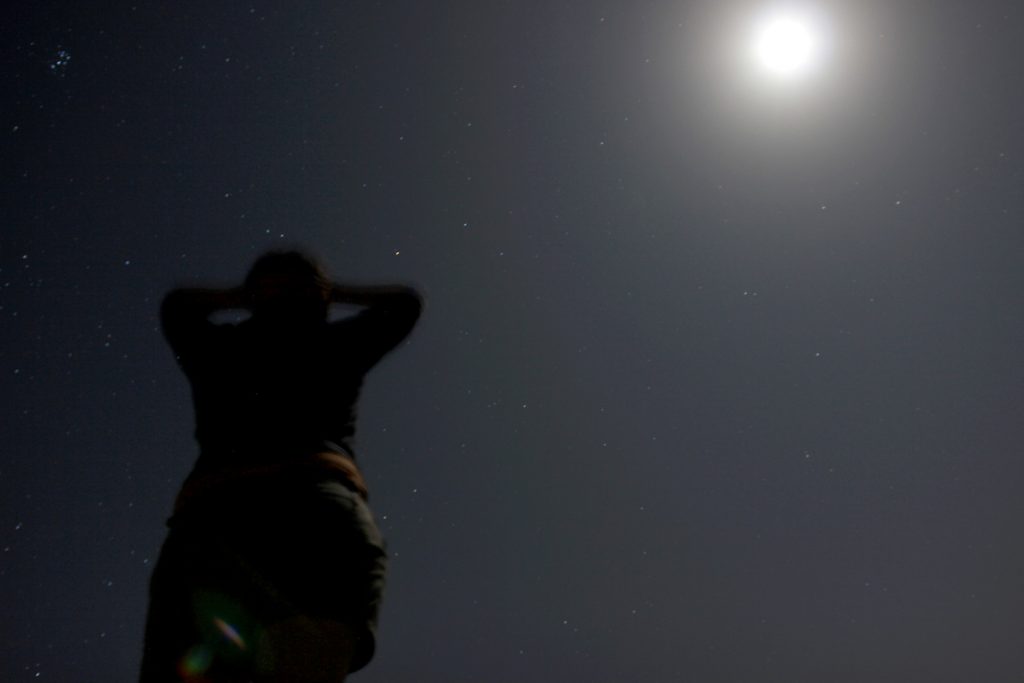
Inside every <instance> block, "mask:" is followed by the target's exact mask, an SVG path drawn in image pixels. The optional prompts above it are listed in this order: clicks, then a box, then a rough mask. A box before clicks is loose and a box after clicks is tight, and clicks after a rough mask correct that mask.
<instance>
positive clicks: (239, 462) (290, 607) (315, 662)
mask: <svg viewBox="0 0 1024 683" xmlns="http://www.w3.org/2000/svg"><path fill="white" fill-rule="evenodd" d="M332 303H342V304H349V305H355V306H359V307H361V309H362V310H360V311H359V312H358V313H357V314H355V315H353V316H351V317H348V318H344V319H341V320H338V321H329V320H328V309H329V307H330V305H331V304H332ZM421 308H422V301H421V298H420V296H419V294H417V293H416V292H415V291H414V290H412V289H410V288H408V287H400V286H386V287H354V286H342V285H338V284H333V283H331V282H330V281H329V280H328V279H327V278H326V277H325V276H324V274H323V272H322V271H321V269H320V268H319V267H318V266H317V265H316V264H315V263H314V262H313V261H312V260H311V259H310V258H309V257H307V256H305V255H303V254H301V253H298V252H271V253H269V254H266V255H264V256H262V257H260V258H259V259H258V260H257V261H256V263H255V264H254V265H253V267H252V269H251V270H250V272H249V274H248V276H247V277H246V280H245V284H244V286H242V287H240V288H235V289H226V290H213V289H178V290H174V291H172V292H170V293H169V294H168V295H167V297H166V298H165V300H164V303H163V307H162V309H161V317H162V323H163V329H164V334H165V336H166V338H167V341H168V342H169V343H170V346H171V348H172V349H173V351H174V353H175V354H176V356H177V359H178V362H179V364H180V365H181V368H182V369H183V370H184V372H185V374H186V375H187V377H188V379H189V381H190V383H191V385H192V396H193V402H194V405H195V418H196V431H195V435H196V439H197V441H198V442H199V457H198V459H197V461H196V463H195V466H194V468H193V470H192V472H191V473H190V474H189V476H188V478H187V479H186V481H185V483H184V485H183V487H182V489H181V492H180V493H179V495H178V498H177V501H176V503H175V509H174V514H173V516H172V517H171V519H170V520H169V521H168V526H169V533H168V535H167V539H166V540H165V542H164V545H163V547H162V549H161V551H160V558H159V560H158V562H157V565H156V567H155V569H154V571H153V576H152V579H151V583H150V604H149V612H148V616H147V622H146V633H145V643H144V649H143V660H142V672H141V678H140V681H142V683H163V682H165V681H175V682H178V681H216V682H218V683H219V682H227V681H232V682H233V681H260V682H265V681H290V682H292V681H294V682H298V681H332V682H337V681H342V680H344V678H345V676H346V675H347V674H348V673H349V672H352V671H356V670H358V669H360V668H362V667H363V666H365V665H366V664H367V662H369V661H370V659H371V658H372V656H373V652H374V647H375V642H376V641H375V628H376V622H377V614H378V609H379V607H380V600H381V594H382V591H383V585H384V572H385V568H386V559H387V558H386V554H385V551H384V546H383V541H382V540H381V537H380V533H379V532H378V530H377V527H376V525H375V523H374V520H373V517H372V515H371V513H370V510H369V508H368V507H367V504H366V500H367V491H366V485H365V482H364V481H363V478H362V476H361V474H360V472H359V469H358V467H357V466H356V461H355V458H354V456H353V453H352V438H353V435H354V431H355V417H356V412H355V407H356V401H357V399H358V396H359V390H360V387H361V385H362V382H363V378H364V376H365V375H366V373H367V372H368V371H369V370H370V369H371V368H372V367H373V366H374V365H375V364H376V363H377V362H378V361H379V360H380V359H381V358H382V357H383V356H384V355H385V354H386V353H388V352H389V351H390V350H391V349H393V348H394V347H395V346H396V345H397V344H398V343H399V342H401V341H402V340H403V339H404V338H405V337H406V335H408V334H409V332H410V331H411V330H412V328H413V326H414V325H415V323H416V321H417V319H418V317H419V314H420V311H421ZM227 309H248V310H249V311H250V312H251V316H250V317H249V318H248V319H246V320H244V321H242V322H240V323H237V324H215V323H213V322H211V321H210V316H211V314H213V313H215V312H217V311H220V310H227Z"/></svg>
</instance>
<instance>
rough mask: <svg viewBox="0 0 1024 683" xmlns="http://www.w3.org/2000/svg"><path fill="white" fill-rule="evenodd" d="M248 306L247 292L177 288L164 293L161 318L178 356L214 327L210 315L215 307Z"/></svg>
mask: <svg viewBox="0 0 1024 683" xmlns="http://www.w3.org/2000/svg"><path fill="white" fill-rule="evenodd" d="M242 308H248V304H247V301H246V296H245V292H244V290H243V289H242V288H240V287H235V288H231V289H198V288H195V289H175V290H172V291H171V292H170V293H168V294H167V296H166V297H164V301H163V305H162V306H161V307H160V322H161V325H162V326H163V331H164V336H165V337H166V338H167V342H168V343H169V344H170V345H171V348H172V349H173V350H174V352H175V354H177V355H178V356H179V357H180V356H181V355H182V352H183V350H185V349H187V348H188V347H189V346H190V343H191V342H192V341H196V342H199V341H200V340H201V337H202V335H203V333H204V332H205V331H207V330H209V329H210V328H211V327H212V323H211V322H210V320H209V318H210V315H211V314H213V313H215V312H216V311H224V310H232V309H242Z"/></svg>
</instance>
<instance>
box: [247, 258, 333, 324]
mask: <svg viewBox="0 0 1024 683" xmlns="http://www.w3.org/2000/svg"><path fill="white" fill-rule="evenodd" d="M278 278H279V279H282V280H284V283H281V284H283V285H284V287H283V289H277V290H276V291H275V290H274V289H271V290H269V293H268V290H266V289H265V288H263V287H262V285H263V284H264V283H265V282H266V281H267V280H273V279H278ZM330 289H331V281H330V278H328V277H327V275H326V274H325V273H324V271H323V269H322V268H321V267H320V265H319V264H318V263H317V262H316V261H315V260H314V259H313V258H312V257H311V256H308V255H306V254H304V253H302V252H299V251H271V252H268V253H266V254H264V255H263V256H260V257H259V258H258V259H256V262H255V263H254V264H253V265H252V268H250V269H249V274H248V275H246V276H245V284H244V290H245V295H246V298H247V299H248V301H249V306H250V308H251V310H252V312H253V316H254V317H259V318H261V319H262V318H264V317H265V318H267V319H277V318H288V319H291V320H293V321H298V320H323V319H325V318H326V317H327V309H328V306H329V304H328V299H329V293H330Z"/></svg>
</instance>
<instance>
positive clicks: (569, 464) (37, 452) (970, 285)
mask: <svg viewBox="0 0 1024 683" xmlns="http://www.w3.org/2000/svg"><path fill="white" fill-rule="evenodd" d="M21 4H22V6H21V7H19V8H17V9H14V10H8V13H7V20H6V21H5V22H4V27H3V28H2V29H0V31H2V45H3V48H2V49H3V53H4V55H5V57H4V61H3V79H2V88H3V90H2V97H0V101H2V103H3V104H2V107H0V163H2V165H3V171H4V182H3V186H2V190H0V192H2V204H0V221H2V223H0V319H2V323H0V377H2V378H3V379H2V382H0V392H2V405H3V407H4V408H3V410H4V416H5V417H4V419H3V420H2V422H0V444H2V446H0V551H2V552H0V595H2V604H3V617H2V619H0V679H2V680H4V681H35V680H48V681H58V682H63V681H75V682H78V681H82V682H91V681H97V682H101V681H102V682H108V681H128V680H132V678H133V676H134V675H135V669H136V666H137V662H138V659H139V654H140V645H141V628H142V623H143V619H144V615H145V608H146V586H147V582H148V579H149V573H150V571H151V568H152V565H153V562H154V559H155V557H156V553H157V551H158V549H159V546H160V543H161V542H162V540H163V537H164V531H165V530H164V527H163V522H164V519H165V518H166V517H167V515H168V513H169V508H170V505H171V502H172V500H173V497H174V494H175V492H176V489H177V487H178V485H179V484H180V482H181V480H182V479H183V477H184V476H185V474H186V473H187V472H188V470H189V468H190V466H191V464H192V462H193V459H194V457H195V450H196V449H195V445H194V443H193V441H192V436H191V429H192V422H191V405H190V403H189V393H188V388H187V386H186V383H185V380H184V378H183V376H182V375H181V374H180V373H179V371H178V369H177V367H176V366H175V364H174V361H173V358H172V356H171V354H170V352H169V350H168V349H167V348H166V346H165V344H164V342H163V339H162V337H161V335H160V332H159V330H158V325H157V318H156V313H157V309H158V305H159V301H160V299H161V297H162V295H163V293H164V292H166V291H167V290H168V289H169V288H170V287H172V286H174V285H177V284H182V283H210V284H225V285H230V284H235V283H237V282H238V281H239V280H240V279H241V277H242V276H243V274H244V273H245V270H246V268H247V267H248V265H249V264H250V263H251V261H252V259H253V258H254V257H255V255H257V254H258V253H260V252H262V251H263V250H265V249H267V248H271V247H278V246H291V245H303V246H305V247H307V248H309V249H310V250H312V251H314V252H316V253H317V254H319V255H320V256H321V257H322V258H323V260H324V261H325V262H326V263H327V264H328V265H329V266H330V269H331V270H332V272H333V273H335V274H336V275H338V276H339V277H343V278H348V279H352V280H356V281H360V282H375V281H381V282H386V281H401V282H411V283H415V284H417V285H418V286H420V287H421V288H422V289H423V291H424V292H425V294H426V296H427V299H428V309H427V311H426V314H425V316H424V318H423V319H422V321H421V325H420V327H419V328H418V329H417V330H416V332H415V333H414V335H413V337H412V338H411V340H410V342H409V344H408V345H407V346H405V347H404V348H401V349H399V351H397V352H396V353H395V354H394V355H393V356H392V357H390V358H388V359H387V360H386V361H385V363H384V364H383V365H382V366H381V367H379V368H378V369H377V370H376V371H375V372H374V373H373V374H372V375H371V376H370V378H369V382H368V385H367V388H366V392H365V394H364V400H363V402H362V407H361V419H360V425H359V427H360V431H359V435H358V446H359V452H360V454H361V458H362V462H363V464H364V466H365V469H366V472H367V475H368V478H369V480H370V483H371V489H372V491H373V503H374V507H375V509H376V511H377V514H378V516H379V518H380V521H381V524H382V527H383V529H384V531H385V534H386V536H387V538H388V540H389V543H390V550H391V552H392V554H393V563H392V572H391V578H390V584H389V588H388V594H387V596H386V604H385V609H384V613H383V617H382V631H381V644H380V649H379V654H378V658H377V659H376V660H375V661H374V663H373V664H372V665H371V666H370V668H368V669H367V670H366V671H365V672H363V673H360V674H358V675H357V676H356V677H354V678H355V680H358V681H360V682H363V683H375V682H384V681H387V682H388V683H403V682H413V681H415V682H417V683H512V682H517V683H518V682H520V681H540V682H542V683H545V682H556V681H558V682H562V681H592V682H595V683H604V682H613V681H614V682H620V681H637V682H640V683H659V682H666V683H668V682H678V681H694V682H700V683H715V682H721V683H746V682H748V681H749V682H753V681H758V682H772V681H778V682H780V683H782V682H786V683H794V682H795V683H821V682H825V681H828V682H833V683H862V682H864V681H871V682H872V683H889V682H891V683H907V682H911V681H929V682H939V683H942V682H950V683H953V682H962V681H985V682H986V683H1000V682H1009V681H1019V680H1022V678H1024V551H1022V549H1021V548H1022V546H1021V537H1022V532H1024V501H1022V496H1021V490H1022V486H1024V460H1022V458H1021V455H1022V453H1021V450H1022V442H1024V368H1022V364H1021V362H1020V352H1021V349H1022V346H1024V322H1022V311H1024V308H1022V303H1024V301H1022V298H1024V227H1022V226H1024V195H1022V188H1024V174H1022V169H1024V125H1022V123H1021V122H1022V120H1024V110H1022V103H1024V102H1022V92H1024V89H1022V87H1021V85H1022V83H1024V8H1022V7H1021V5H1020V3H1017V2H1011V1H1010V0H975V1H972V2H961V1H958V0H931V1H927V2H926V1H924V0H920V1H911V0H908V1H906V2H883V1H881V0H867V1H859V2H852V1H850V2H840V1H839V0H828V1H826V0H823V1H822V2H818V3H814V4H815V5H816V6H817V7H818V8H820V9H821V11H822V12H823V13H824V14H825V15H826V16H827V17H829V20H830V24H831V27H832V32H833V39H834V42H833V52H832V55H831V61H830V64H829V65H828V66H827V68H825V69H824V70H823V72H822V73H821V74H820V76H819V78H818V79H817V80H815V81H813V82H809V83H805V84H802V85H801V86H799V87H793V88H788V89H783V88H779V87H776V86H772V85H770V84H768V83H767V82H764V81H759V80H756V79H752V78H750V77H749V74H748V71H749V69H748V65H746V64H745V63H744V62H743V60H744V59H745V55H744V54H743V53H742V50H743V47H742V45H741V44H740V42H739V41H738V38H737V36H738V35H740V34H742V33H743V31H744V30H746V29H745V27H746V26H747V24H748V23H749V22H750V21H751V20H752V17H753V16H754V15H756V13H757V11H758V8H759V7H761V5H760V4H759V3H755V2H724V1H723V2H710V1H703V2H701V1H687V0H675V1H674V2H667V1H662V0H652V1H643V0H639V1H631V2H626V1H624V0H617V1H611V0H608V1H603V2H602V1H593V2H581V1H560V2H529V1H525V2H524V1H520V2H470V1H468V0H463V1H458V2H447V3H443V4H438V3H423V2H407V1H404V0H403V1H396V2H389V3H383V2H375V3H371V2H324V1H315V2H307V3H295V5H296V6H294V7H293V6H292V5H291V4H288V3H272V2H266V1H264V0H258V1H256V2H252V3H210V5H211V6H210V7H205V8H201V7H200V6H199V5H200V3H177V2H174V3H171V2H139V3H138V4H136V5H135V6H134V7H133V6H131V5H128V4H123V5H121V6H120V7H113V6H109V5H104V6H103V8H99V6H98V5H93V4H91V3H63V4H62V3H49V2H33V3H21ZM286 5H287V8H285V7H286ZM183 6H184V7H183ZM62 51H63V52H62ZM62 54H63V55H64V57H63V58H62V57H61V55H62Z"/></svg>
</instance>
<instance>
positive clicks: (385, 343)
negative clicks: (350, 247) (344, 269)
mask: <svg viewBox="0 0 1024 683" xmlns="http://www.w3.org/2000/svg"><path fill="white" fill-rule="evenodd" d="M330 301H331V303H337V304H348V305H353V306H362V307H365V309H366V310H364V311H363V312H361V313H360V314H359V315H357V316H356V317H355V319H354V320H353V321H351V323H348V324H355V325H358V326H359V327H361V328H362V329H363V330H364V331H365V332H366V333H367V336H368V337H369V339H368V340H367V341H368V342H370V340H371V339H372V342H370V344H369V346H368V347H367V348H366V353H367V358H366V362H367V363H368V364H373V363H375V362H377V360H379V359H380V358H381V357H382V356H383V355H384V354H386V353H387V352H388V351H390V350H391V349H393V348H394V347H395V346H396V345H397V344H398V343H399V342H401V341H402V340H403V339H405V337H406V336H407V335H408V334H409V332H411V331H412V328H413V327H414V326H415V325H416V321H417V320H419V317H420V313H421V312H422V310H423V297H421V296H420V294H419V292H417V291H416V290H415V289H413V288H412V287H406V286H403V285H381V286H360V285H346V284H337V283H335V284H333V285H332V286H331V291H330ZM343 324H346V323H345V321H343Z"/></svg>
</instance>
